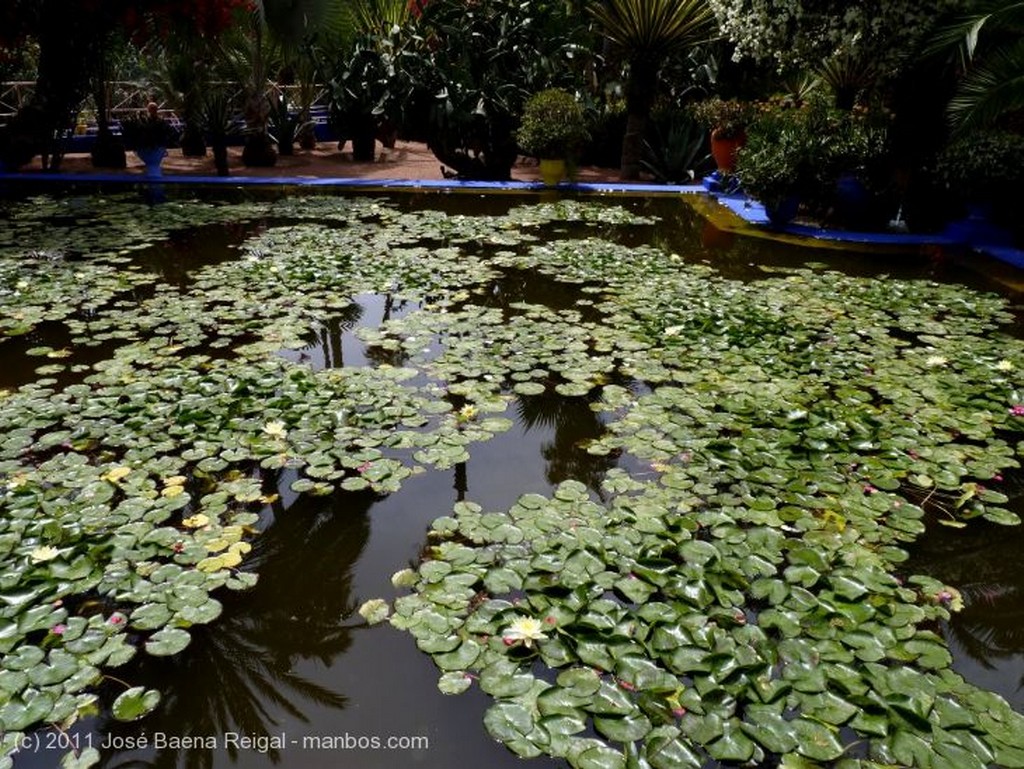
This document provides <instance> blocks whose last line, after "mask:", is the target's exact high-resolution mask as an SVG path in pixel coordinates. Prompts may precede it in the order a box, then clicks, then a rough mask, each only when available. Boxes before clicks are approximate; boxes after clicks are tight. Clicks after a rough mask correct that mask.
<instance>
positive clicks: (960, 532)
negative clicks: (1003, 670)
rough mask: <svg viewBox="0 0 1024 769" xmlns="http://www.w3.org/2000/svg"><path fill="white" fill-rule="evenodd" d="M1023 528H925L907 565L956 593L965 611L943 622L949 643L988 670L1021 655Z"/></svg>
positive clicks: (1023, 641) (979, 525)
mask: <svg viewBox="0 0 1024 769" xmlns="http://www.w3.org/2000/svg"><path fill="white" fill-rule="evenodd" d="M1014 501H1017V502H1019V500H1014ZM1019 506H1020V505H1019V504H1018V505H1017V507H1019ZM1019 512H1020V511H1018V513H1019ZM1021 528H1022V527H1019V526H1018V527H1006V526H997V525H994V524H988V523H986V522H984V521H980V520H979V521H972V522H971V524H970V525H969V526H968V527H967V528H966V529H952V530H950V529H947V528H946V527H943V526H929V528H928V533H927V534H926V535H925V536H924V537H923V538H922V539H921V540H920V541H919V542H918V543H915V545H914V547H913V548H912V551H913V552H912V555H911V559H910V561H909V562H908V563H907V571H908V572H912V573H921V572H923V573H925V574H927V575H929V576H931V577H934V578H935V579H938V580H940V581H942V582H943V583H945V584H947V585H951V586H953V587H955V588H956V589H957V590H959V591H960V593H961V595H962V596H963V599H964V608H963V610H961V611H959V612H952V613H951V615H950V619H949V621H948V622H946V623H944V628H945V630H946V631H947V633H946V635H947V638H948V639H949V642H950V645H951V646H955V647H956V648H957V649H959V650H961V651H962V652H963V653H964V654H966V655H967V656H969V657H970V658H971V659H973V660H974V661H975V662H977V663H978V664H980V665H982V666H983V667H986V668H989V669H992V668H996V667H998V665H999V663H1000V661H1001V660H1006V659H1009V658H1011V657H1014V656H1019V655H1024V573H1022V571H1021V568H1020V552H1021V549H1022V547H1024V531H1022V530H1021ZM1019 686H1024V681H1021V682H1020V684H1019Z"/></svg>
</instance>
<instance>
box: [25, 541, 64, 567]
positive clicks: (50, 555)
mask: <svg viewBox="0 0 1024 769" xmlns="http://www.w3.org/2000/svg"><path fill="white" fill-rule="evenodd" d="M58 555H60V550H58V549H57V548H55V547H50V546H49V545H43V546H42V547H37V548H36V549H35V550H33V551H32V552H31V553H29V554H28V557H29V558H31V559H32V563H46V561H52V560H53V559H54V558H56V557H57V556H58Z"/></svg>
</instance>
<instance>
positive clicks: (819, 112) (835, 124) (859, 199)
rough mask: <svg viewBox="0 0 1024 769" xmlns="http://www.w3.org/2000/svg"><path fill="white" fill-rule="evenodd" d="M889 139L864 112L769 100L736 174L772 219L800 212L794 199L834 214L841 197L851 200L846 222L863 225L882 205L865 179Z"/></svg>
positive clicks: (814, 209)
mask: <svg viewBox="0 0 1024 769" xmlns="http://www.w3.org/2000/svg"><path fill="white" fill-rule="evenodd" d="M884 140H885V134H884V131H883V130H881V129H880V128H876V127H875V126H873V125H872V124H871V122H870V121H869V120H868V119H867V117H866V116H864V115H860V114H855V113H853V112H850V111H847V110H841V109H836V108H835V107H831V106H829V105H827V104H825V103H824V102H823V101H814V100H810V101H807V102H804V103H803V104H801V105H792V104H788V103H785V102H769V103H766V104H762V105H760V106H759V108H758V112H757V115H756V117H755V118H754V119H753V120H751V122H750V124H749V125H748V127H747V142H746V145H745V146H744V147H742V148H741V149H740V150H739V153H738V154H737V165H736V172H737V174H738V176H739V178H740V181H741V183H742V185H743V189H744V190H746V192H747V193H748V194H749V195H751V196H753V197H755V198H757V199H758V200H760V201H761V202H762V203H763V204H764V206H765V212H766V213H767V215H768V217H769V219H770V220H772V222H773V223H775V224H779V223H782V222H784V221H786V219H787V217H788V218H792V217H793V216H794V215H795V214H796V208H797V203H796V201H800V204H802V205H803V206H805V207H806V208H807V209H808V210H809V211H810V212H811V213H812V214H814V215H816V216H819V217H828V216H834V215H835V213H836V212H837V211H839V210H840V208H841V205H840V204H841V203H843V198H844V197H846V198H851V199H852V200H847V201H846V202H845V205H846V206H847V211H846V212H845V214H844V216H845V217H846V218H847V221H844V222H843V223H844V224H860V223H862V222H863V221H866V220H868V219H870V218H871V216H870V215H871V214H873V213H874V209H875V208H877V206H875V205H874V201H873V199H872V196H873V193H872V192H871V191H870V190H869V189H867V188H866V187H865V186H864V182H865V181H866V180H867V179H868V176H869V174H868V171H869V170H870V167H871V166H873V165H877V164H878V161H879V159H880V158H881V156H882V154H883V153H884V144H885V141H884ZM851 187H856V189H853V190H851V189H850V188H851ZM855 209H859V210H855Z"/></svg>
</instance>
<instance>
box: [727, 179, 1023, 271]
mask: <svg viewBox="0 0 1024 769" xmlns="http://www.w3.org/2000/svg"><path fill="white" fill-rule="evenodd" d="M712 197H713V198H715V200H716V201H717V202H718V204H719V205H722V206H725V207H726V208H728V209H729V210H730V211H732V212H733V213H734V214H736V215H737V216H739V217H740V218H741V219H743V220H744V221H745V222H747V223H748V224H753V225H756V226H758V227H763V228H764V229H767V230H771V231H773V232H781V233H785V234H787V235H798V236H801V237H805V238H812V239H814V240H827V241H833V242H839V243H864V244H865V245H886V246H958V247H962V248H968V249H970V250H972V251H974V252H977V253H981V254H986V255H988V256H991V257H993V258H995V259H998V260H1000V261H1002V262H1006V263H1007V264H1011V265H1013V266H1014V267H1021V268H1024V250H1021V249H1019V248H1014V247H1013V246H1010V245H1007V244H1006V243H1005V242H998V243H992V242H986V241H984V240H979V241H976V240H973V239H972V233H973V232H976V230H973V229H971V228H965V227H963V226H961V225H962V223H961V222H951V223H950V224H949V225H947V227H946V229H944V230H943V231H942V232H934V233H912V232H855V231H851V230H830V229H825V228H824V227H812V226H810V225H806V224H786V225H783V226H781V227H779V226H776V225H772V224H771V223H770V222H769V221H768V215H767V214H766V213H765V210H764V206H763V205H761V204H760V203H759V202H757V201H756V200H753V199H751V198H748V197H747V196H745V195H724V194H719V195H714V194H712Z"/></svg>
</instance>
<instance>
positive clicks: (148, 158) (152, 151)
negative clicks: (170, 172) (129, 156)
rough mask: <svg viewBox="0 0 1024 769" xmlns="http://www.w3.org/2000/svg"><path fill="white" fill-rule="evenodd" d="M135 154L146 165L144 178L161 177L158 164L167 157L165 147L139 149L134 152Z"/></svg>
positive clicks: (161, 172)
mask: <svg viewBox="0 0 1024 769" xmlns="http://www.w3.org/2000/svg"><path fill="white" fill-rule="evenodd" d="M135 154H136V155H138V156H139V160H141V161H142V162H143V163H145V164H146V176H163V169H162V168H161V167H160V164H161V163H163V160H164V158H165V157H166V156H167V148H166V147H140V148H139V149H137V150H135Z"/></svg>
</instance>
